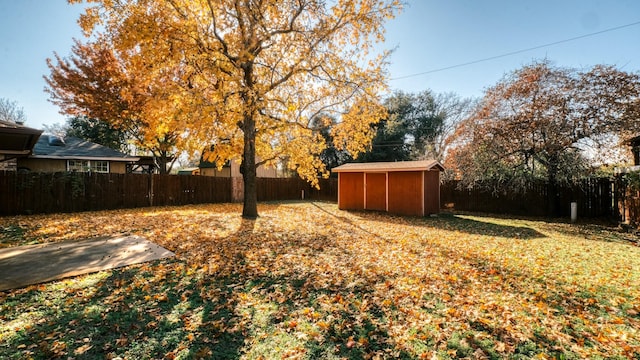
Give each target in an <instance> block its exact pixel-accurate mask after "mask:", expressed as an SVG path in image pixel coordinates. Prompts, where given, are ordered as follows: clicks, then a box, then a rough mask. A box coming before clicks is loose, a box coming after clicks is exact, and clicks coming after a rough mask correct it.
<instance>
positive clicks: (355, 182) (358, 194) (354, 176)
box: [338, 172, 364, 210]
mask: <svg viewBox="0 0 640 360" xmlns="http://www.w3.org/2000/svg"><path fill="white" fill-rule="evenodd" d="M338 191H339V192H340V194H339V201H338V208H340V209H341V210H362V209H364V174H363V173H347V172H344V173H340V174H339V177H338Z"/></svg>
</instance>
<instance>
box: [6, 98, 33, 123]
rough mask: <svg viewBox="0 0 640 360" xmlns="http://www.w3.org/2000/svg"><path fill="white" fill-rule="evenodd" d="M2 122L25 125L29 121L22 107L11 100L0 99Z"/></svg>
mask: <svg viewBox="0 0 640 360" xmlns="http://www.w3.org/2000/svg"><path fill="white" fill-rule="evenodd" d="M0 120H1V121H8V122H12V123H16V124H20V125H22V124H24V122H25V121H26V120H27V118H26V116H25V115H24V110H23V109H22V107H20V106H18V103H16V102H15V101H11V100H9V99H5V98H0Z"/></svg>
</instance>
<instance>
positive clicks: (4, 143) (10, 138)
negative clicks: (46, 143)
mask: <svg viewBox="0 0 640 360" xmlns="http://www.w3.org/2000/svg"><path fill="white" fill-rule="evenodd" d="M41 134H42V130H36V129H32V128H30V127H26V126H24V125H22V124H18V123H13V122H9V121H3V120H0V170H16V168H17V161H16V159H17V158H20V157H26V156H29V155H30V154H31V151H32V149H33V146H34V145H35V144H36V142H37V141H38V138H39V137H40V135H41Z"/></svg>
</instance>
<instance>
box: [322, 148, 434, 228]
mask: <svg viewBox="0 0 640 360" xmlns="http://www.w3.org/2000/svg"><path fill="white" fill-rule="evenodd" d="M331 171H332V172H336V173H338V208H339V209H342V210H378V211H386V212H389V213H392V214H398V215H410V216H426V215H429V214H437V213H438V212H439V211H440V172H441V171H444V167H443V166H442V164H440V163H439V162H438V161H436V160H425V161H399V162H374V163H350V164H344V165H341V166H338V167H335V168H333V169H332V170H331Z"/></svg>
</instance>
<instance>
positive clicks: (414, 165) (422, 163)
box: [331, 160, 444, 173]
mask: <svg viewBox="0 0 640 360" xmlns="http://www.w3.org/2000/svg"><path fill="white" fill-rule="evenodd" d="M433 169H438V170H440V171H444V166H442V164H440V162H438V161H437V160H419V161H396V162H370V163H350V164H344V165H340V166H338V167H335V168H333V169H331V171H333V172H338V173H339V172H387V171H389V172H393V171H427V170H433Z"/></svg>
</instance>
